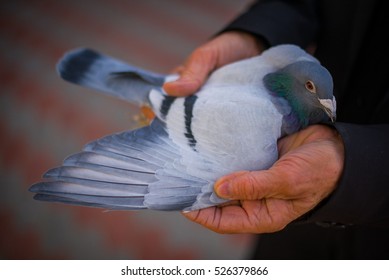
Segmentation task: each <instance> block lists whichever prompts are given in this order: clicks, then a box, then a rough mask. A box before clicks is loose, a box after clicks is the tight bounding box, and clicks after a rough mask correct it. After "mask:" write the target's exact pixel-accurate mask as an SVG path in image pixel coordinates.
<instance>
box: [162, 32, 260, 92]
mask: <svg viewBox="0 0 389 280" xmlns="http://www.w3.org/2000/svg"><path fill="white" fill-rule="evenodd" d="M264 49H265V46H264V45H263V44H262V43H261V42H260V40H258V39H257V38H256V37H254V36H252V35H250V34H249V33H245V32H240V31H228V32H225V33H222V34H220V35H219V36H217V37H215V38H214V39H212V40H211V41H209V42H208V43H206V44H204V45H202V46H200V47H199V48H197V49H196V50H194V51H193V53H192V54H191V55H190V56H189V58H188V59H187V60H186V62H185V63H184V64H183V65H181V66H179V67H177V68H176V69H175V71H174V72H177V73H178V74H179V75H180V78H179V79H178V80H176V81H174V82H168V83H165V84H164V86H163V89H164V90H165V91H166V92H167V93H168V94H170V95H173V96H187V95H190V94H192V93H194V92H196V91H197V90H198V89H199V88H200V87H201V86H202V85H203V83H204V81H205V80H206V79H207V77H208V75H209V74H210V73H211V72H212V71H214V70H215V69H217V68H219V67H221V66H223V65H226V64H228V63H231V62H234V61H238V60H241V59H244V58H249V57H252V56H255V55H258V54H260V53H261V52H262V51H263V50H264Z"/></svg>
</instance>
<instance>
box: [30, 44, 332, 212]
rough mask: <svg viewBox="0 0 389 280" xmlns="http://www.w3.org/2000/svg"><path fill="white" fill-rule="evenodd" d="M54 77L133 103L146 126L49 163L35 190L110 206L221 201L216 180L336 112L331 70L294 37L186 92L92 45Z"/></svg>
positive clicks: (261, 164)
mask: <svg viewBox="0 0 389 280" xmlns="http://www.w3.org/2000/svg"><path fill="white" fill-rule="evenodd" d="M58 72H59V74H60V76H61V77H62V78H63V79H65V80H67V81H69V82H72V83H76V84H79V85H82V86H86V87H89V88H93V89H97V90H100V91H102V92H105V93H107V94H109V95H112V96H116V97H119V98H121V99H124V100H126V101H129V102H132V103H135V104H137V105H139V106H144V105H147V106H149V107H150V108H151V109H152V110H153V112H154V114H155V115H156V117H155V118H154V120H153V121H152V122H151V124H150V125H149V126H145V127H142V128H139V129H136V130H133V131H125V132H120V133H117V134H113V135H109V136H106V137H103V138H101V139H99V140H96V141H93V142H91V143H89V144H87V145H86V146H85V147H84V149H83V151H81V152H79V153H76V154H74V155H71V156H69V157H68V158H66V159H65V160H64V162H63V165H62V166H60V167H57V168H54V169H51V170H49V171H47V172H46V173H45V174H44V178H45V180H44V181H43V182H39V183H36V184H34V185H33V186H32V187H31V188H30V191H32V192H34V193H36V194H35V196H34V197H35V199H38V200H43V201H51V202H63V203H69V204H73V205H84V206H93V207H102V208H106V209H123V210H138V209H154V210H181V211H192V210H196V209H202V208H206V207H210V206H215V205H220V204H223V203H225V202H227V201H226V200H224V199H221V198H219V197H218V196H217V195H216V194H215V193H214V192H213V186H214V183H215V181H216V180H217V179H218V178H220V177H221V176H223V175H226V174H229V173H231V172H234V171H239V170H263V169H268V168H269V167H271V166H272V164H273V163H274V162H275V161H276V160H277V158H278V151H277V140H278V139H279V138H280V137H283V136H285V135H288V134H291V133H294V132H296V131H298V130H300V129H302V128H304V127H306V126H308V125H310V124H315V123H325V122H330V121H332V122H334V121H335V117H336V116H335V115H336V114H335V112H336V102H335V98H334V96H333V82H332V78H331V75H330V73H329V72H328V71H327V69H325V68H324V67H323V66H322V65H321V64H320V63H319V61H318V60H317V59H316V58H314V57H313V56H311V55H309V54H308V53H306V52H305V51H304V50H302V49H301V48H299V47H297V46H295V45H279V46H275V47H271V48H269V49H268V50H266V51H264V52H263V53H262V54H261V55H258V56H256V57H252V58H248V59H244V60H241V61H238V62H234V63H231V64H228V65H226V66H223V67H221V68H219V69H217V70H216V71H214V72H213V73H212V74H211V75H210V76H209V78H208V80H207V81H206V82H205V84H204V85H203V86H202V87H201V88H200V89H199V90H198V91H197V92H196V93H195V94H194V95H191V96H188V97H172V96H169V95H167V94H166V93H165V92H164V90H163V89H162V85H163V84H164V83H165V82H167V81H173V80H175V79H177V78H178V75H175V74H172V75H161V74H156V73H153V72H150V71H146V70H143V69H140V68H138V67H135V66H131V65H129V64H127V63H125V62H122V61H120V60H117V59H114V58H112V57H109V56H106V55H103V54H100V53H98V52H96V51H94V50H91V49H85V48H82V49H76V50H72V51H70V52H68V53H66V54H65V56H64V57H63V58H62V59H61V60H60V62H59V63H58Z"/></svg>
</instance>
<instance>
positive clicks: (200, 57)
mask: <svg viewBox="0 0 389 280" xmlns="http://www.w3.org/2000/svg"><path fill="white" fill-rule="evenodd" d="M216 61H217V59H216V54H215V51H214V50H213V49H212V48H199V49H197V50H195V51H194V52H193V53H192V54H191V55H190V57H189V58H188V60H187V61H186V63H185V64H184V65H183V66H181V67H179V69H180V70H179V74H180V78H179V79H177V80H175V81H172V82H167V83H165V84H164V85H163V89H164V90H165V91H166V92H167V93H168V94H169V95H173V96H187V95H190V94H193V93H195V92H196V91H198V90H199V89H200V87H201V86H202V85H203V84H204V82H205V80H206V79H207V77H208V75H209V74H210V73H211V72H212V71H213V70H214V69H215V68H216Z"/></svg>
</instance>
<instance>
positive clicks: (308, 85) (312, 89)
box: [305, 80, 316, 93]
mask: <svg viewBox="0 0 389 280" xmlns="http://www.w3.org/2000/svg"><path fill="white" fill-rule="evenodd" d="M305 88H306V89H307V90H308V91H309V92H311V93H316V86H315V84H314V83H313V82H312V81H310V80H308V81H306V82H305Z"/></svg>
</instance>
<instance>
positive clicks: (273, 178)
mask: <svg viewBox="0 0 389 280" xmlns="http://www.w3.org/2000/svg"><path fill="white" fill-rule="evenodd" d="M287 185H288V181H287V180H286V179H285V176H281V174H278V173H276V172H274V171H273V170H271V169H270V170H262V171H240V172H236V173H232V174H230V175H227V176H224V177H222V178H220V179H219V180H218V181H217V182H216V183H215V192H216V193H217V195H218V196H220V197H222V198H225V199H233V200H259V199H262V198H264V197H273V196H275V195H277V194H279V193H280V191H281V193H282V190H283V189H285V188H287Z"/></svg>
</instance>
